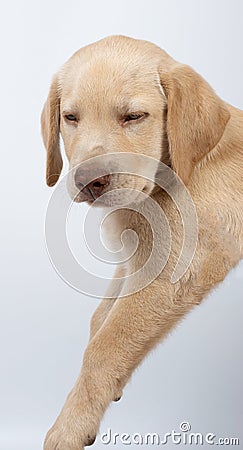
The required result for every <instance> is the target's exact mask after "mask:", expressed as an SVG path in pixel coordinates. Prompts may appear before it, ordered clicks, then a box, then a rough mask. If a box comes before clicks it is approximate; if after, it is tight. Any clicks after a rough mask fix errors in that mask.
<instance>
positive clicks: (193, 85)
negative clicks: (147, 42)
mask: <svg viewBox="0 0 243 450" xmlns="http://www.w3.org/2000/svg"><path fill="white" fill-rule="evenodd" d="M160 81H161V84H162V87H163V90H164V92H165V95H166V97H167V136H168V141H169V149H170V157H171V162H172V167H173V169H174V171H175V172H176V173H177V174H178V176H179V177H180V178H181V180H182V181H183V182H184V183H185V184H187V183H188V181H189V179H190V176H191V174H192V171H193V169H194V166H195V165H196V164H197V163H198V162H199V161H200V160H201V159H203V157H204V156H205V155H206V154H207V153H208V152H209V151H210V150H212V149H213V148H214V147H215V146H216V145H217V143H218V142H219V140H220V138H221V137H222V135H223V133H224V129H225V126H226V124H227V122H228V120H229V116H230V114H229V111H228V109H227V108H226V105H225V103H224V102H223V101H222V100H221V99H220V98H219V97H218V96H217V95H216V94H215V92H214V91H213V89H212V88H211V87H210V86H209V84H208V83H207V82H206V81H205V80H204V79H203V78H202V77H201V76H200V75H198V74H197V73H196V72H195V71H194V70H193V69H191V68H190V67H189V66H185V65H182V64H176V65H175V66H174V68H172V69H171V70H170V71H169V72H168V71H167V72H166V71H165V70H163V68H161V69H160Z"/></svg>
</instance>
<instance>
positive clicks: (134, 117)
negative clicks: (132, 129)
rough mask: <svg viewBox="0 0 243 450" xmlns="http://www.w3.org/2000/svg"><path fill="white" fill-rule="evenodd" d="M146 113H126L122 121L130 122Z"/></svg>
mask: <svg viewBox="0 0 243 450" xmlns="http://www.w3.org/2000/svg"><path fill="white" fill-rule="evenodd" d="M147 115H148V114H147V113H131V114H128V115H127V116H125V118H124V122H125V123H126V122H132V121H135V120H139V119H142V118H143V117H145V116H147Z"/></svg>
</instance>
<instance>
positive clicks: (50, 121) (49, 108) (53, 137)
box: [41, 77, 62, 186]
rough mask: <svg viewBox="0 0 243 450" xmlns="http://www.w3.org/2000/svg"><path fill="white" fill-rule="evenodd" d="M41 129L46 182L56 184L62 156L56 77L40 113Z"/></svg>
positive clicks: (60, 169)
mask: <svg viewBox="0 0 243 450" xmlns="http://www.w3.org/2000/svg"><path fill="white" fill-rule="evenodd" d="M41 131H42V137H43V142H44V145H45V147H46V150H47V161H46V183H47V184H48V186H54V184H56V182H57V180H58V178H59V176H60V173H61V171H62V156H61V151H60V139H59V132H60V98H59V92H58V80H57V77H55V78H54V79H53V82H52V84H51V88H50V92H49V95H48V97H47V100H46V103H45V105H44V108H43V110H42V114H41Z"/></svg>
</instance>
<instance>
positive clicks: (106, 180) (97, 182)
mask: <svg viewBox="0 0 243 450" xmlns="http://www.w3.org/2000/svg"><path fill="white" fill-rule="evenodd" d="M90 180H92V181H90ZM74 181H75V185H76V187H77V188H78V190H79V191H80V196H81V200H82V201H93V200H95V199H96V198H98V197H100V196H101V195H102V194H103V192H104V191H105V189H106V188H107V187H108V186H109V184H110V175H104V176H101V177H97V178H95V171H93V173H92V172H91V171H85V170H84V169H83V168H78V169H77V170H76V172H75V175H74Z"/></svg>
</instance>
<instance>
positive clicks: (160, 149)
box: [42, 36, 229, 205]
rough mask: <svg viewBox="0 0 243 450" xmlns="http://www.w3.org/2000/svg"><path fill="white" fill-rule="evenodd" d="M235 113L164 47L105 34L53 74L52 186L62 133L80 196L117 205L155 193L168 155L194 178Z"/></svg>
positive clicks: (47, 127)
mask: <svg viewBox="0 0 243 450" xmlns="http://www.w3.org/2000/svg"><path fill="white" fill-rule="evenodd" d="M228 119H229V112H228V110H227V108H226V106H225V104H224V102H223V101H222V100H221V99H219V98H218V97H217V96H216V94H215V93H214V92H213V90H212V89H211V88H210V86H209V85H208V84H207V83H206V82H205V81H204V80H203V79H202V78H201V77H200V76H199V75H198V74H197V73H196V72H194V71H193V70H192V69H191V68H190V67H188V66H184V65H182V64H180V63H177V62H176V61H174V60H173V59H172V58H171V57H170V56H168V55H167V54H166V53H165V52H164V51H163V50H161V49H160V48H159V47H157V46H155V45H154V44H151V43H149V42H146V41H138V40H135V39H131V38H126V37H122V36H113V37H109V38H106V39H103V40H101V41H99V42H96V43H94V44H91V45H89V46H87V47H84V48H82V49H81V50H79V51H78V52H76V53H75V54H74V55H73V56H72V57H71V58H70V59H69V60H68V61H67V63H66V64H64V66H63V67H62V68H61V70H60V72H59V73H58V74H57V75H56V76H55V78H54V79H53V83H52V85H51V89H50V93H49V96H48V99H47V101H46V103H45V106H44V109H43V112H42V134H43V140H44V143H45V146H46V148H47V183H48V185H49V186H53V185H54V184H55V183H56V181H57V179H58V177H59V175H60V172H61V169H62V158H61V153H60V148H59V133H60V132H61V135H62V138H63V141H64V146H65V151H66V155H67V158H68V160H69V164H70V174H69V178H68V189H69V192H70V195H71V197H72V198H74V199H75V200H76V201H88V202H93V201H94V200H96V199H97V198H100V199H101V202H102V201H103V202H104V204H109V205H110V204H113V203H119V202H120V200H121V196H122V202H123V203H124V201H125V199H126V200H127V202H128V203H129V202H131V201H134V200H136V199H138V198H139V192H146V193H147V194H150V193H151V192H152V190H153V188H154V178H155V175H156V170H157V167H158V163H159V161H161V160H162V161H163V162H166V163H169V164H170V165H171V166H172V168H173V169H174V171H175V172H176V173H177V174H178V175H179V177H181V179H182V181H183V182H184V183H186V184H187V183H188V182H189V180H190V177H191V175H192V173H193V169H194V167H195V165H196V164H197V163H198V162H200V161H201V160H202V159H203V158H205V157H206V155H207V153H208V152H209V151H210V150H212V149H213V148H214V147H215V145H217V143H218V142H219V140H220V138H221V136H222V134H223V132H224V128H225V126H226V123H227V121H228ZM126 155H129V158H127V157H126ZM131 155H135V156H136V155H140V156H145V158H143V157H141V158H140V159H138V158H136V157H135V156H134V158H133V157H131ZM146 156H147V157H151V158H153V159H151V162H148V159H147V158H146ZM141 174H143V175H144V176H141ZM124 189H125V190H126V191H124ZM119 191H120V192H119ZM108 193H109V195H108ZM104 194H107V195H104ZM124 197H125V199H124Z"/></svg>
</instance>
